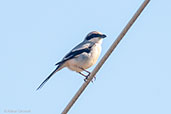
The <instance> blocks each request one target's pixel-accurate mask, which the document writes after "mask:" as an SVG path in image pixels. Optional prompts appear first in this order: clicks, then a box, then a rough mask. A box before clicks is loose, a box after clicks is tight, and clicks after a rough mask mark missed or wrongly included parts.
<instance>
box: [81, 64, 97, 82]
mask: <svg viewBox="0 0 171 114" xmlns="http://www.w3.org/2000/svg"><path fill="white" fill-rule="evenodd" d="M80 69H81V70H83V71H85V72H87V73H88V75H87V76H85V77H86V78H85V79H84V81H86V80H87V79H88V77H89V76H90V74H91V72H89V71H87V70H85V69H83V68H81V67H80ZM80 73H81V72H80ZM81 74H82V73H81ZM94 80H96V77H94ZM91 82H93V80H92V81H91Z"/></svg>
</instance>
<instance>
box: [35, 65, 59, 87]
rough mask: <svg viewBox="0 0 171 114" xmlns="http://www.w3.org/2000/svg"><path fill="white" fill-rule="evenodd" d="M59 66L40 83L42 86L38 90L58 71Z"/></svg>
mask: <svg viewBox="0 0 171 114" xmlns="http://www.w3.org/2000/svg"><path fill="white" fill-rule="evenodd" d="M58 68H59V66H58V67H57V68H56V69H55V70H54V71H53V72H52V73H51V74H50V75H49V76H48V77H47V78H46V79H45V80H44V81H43V82H42V83H41V84H40V86H39V87H38V88H37V89H36V90H39V89H41V88H42V87H43V86H44V84H45V83H46V82H47V81H48V80H49V79H50V78H51V77H52V75H54V74H55V73H56V71H57V70H58Z"/></svg>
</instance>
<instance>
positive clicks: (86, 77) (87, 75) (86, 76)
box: [84, 74, 96, 83]
mask: <svg viewBox="0 0 171 114" xmlns="http://www.w3.org/2000/svg"><path fill="white" fill-rule="evenodd" d="M89 76H90V74H88V75H87V76H86V78H85V79H84V81H85V82H86V81H87V80H88V77H89ZM93 79H94V81H95V80H96V77H94V78H93ZM93 79H92V80H91V82H92V83H93V82H94V81H93Z"/></svg>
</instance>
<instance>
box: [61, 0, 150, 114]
mask: <svg viewBox="0 0 171 114" xmlns="http://www.w3.org/2000/svg"><path fill="white" fill-rule="evenodd" d="M149 2H150V0H145V1H144V2H143V3H142V5H141V6H140V8H139V9H138V10H137V12H136V13H135V14H134V16H133V17H132V18H131V20H130V21H129V22H128V24H127V25H126V26H125V28H124V29H123V30H122V32H121V33H120V34H119V36H118V37H117V39H116V40H115V41H114V43H113V44H112V46H111V47H110V48H109V49H108V51H107V52H106V54H105V55H104V56H103V58H102V59H101V60H100V62H99V63H98V64H97V66H96V67H95V68H94V70H93V71H92V73H91V74H90V76H89V77H88V79H87V81H86V82H84V83H83V85H82V86H81V87H80V89H79V90H78V91H77V93H76V94H75V96H74V97H73V98H72V99H71V101H70V102H69V103H68V105H67V106H66V107H65V109H64V110H63V112H62V114H67V112H68V111H69V110H70V109H71V107H72V106H73V104H74V103H75V102H76V100H77V99H78V98H79V96H80V95H81V94H82V92H83V91H84V90H85V88H86V87H87V86H88V84H89V83H90V81H91V80H92V79H93V78H94V76H95V75H96V73H97V72H98V71H99V69H100V68H101V67H102V65H103V64H104V62H105V61H106V60H107V58H108V57H109V56H110V54H111V53H112V52H113V50H114V49H115V48H116V46H117V45H118V44H119V42H120V41H121V40H122V38H123V37H124V36H125V34H126V33H127V32H128V30H129V29H130V27H131V26H132V24H133V23H134V22H135V20H136V19H137V18H138V16H139V15H140V14H141V12H142V11H143V10H144V8H145V7H146V6H147V4H148V3H149Z"/></svg>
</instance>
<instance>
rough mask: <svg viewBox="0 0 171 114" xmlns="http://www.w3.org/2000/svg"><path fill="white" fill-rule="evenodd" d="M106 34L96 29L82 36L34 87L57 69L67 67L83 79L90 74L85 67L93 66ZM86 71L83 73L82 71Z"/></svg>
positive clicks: (41, 85)
mask: <svg viewBox="0 0 171 114" xmlns="http://www.w3.org/2000/svg"><path fill="white" fill-rule="evenodd" d="M106 37H107V36H106V35H105V34H102V33H101V32H98V31H92V32H90V33H88V35H87V36H86V37H85V38H84V40H83V41H82V42H81V43H80V44H78V45H77V46H75V47H74V48H73V49H72V50H71V51H70V52H69V53H68V54H66V55H65V56H64V58H63V59H62V60H61V61H59V62H58V63H56V64H55V65H56V69H55V70H54V71H53V72H52V73H51V74H50V75H49V76H48V77H47V78H46V79H45V80H44V81H43V82H42V83H41V84H40V86H39V87H38V88H37V89H36V90H39V89H40V88H42V87H43V85H44V84H45V83H46V82H47V81H48V80H49V79H50V78H51V77H52V76H53V75H54V74H55V73H56V72H58V71H60V70H61V69H63V68H64V67H67V68H68V69H70V70H72V71H75V72H77V73H79V74H81V75H82V76H84V77H85V79H84V81H86V79H87V78H88V76H89V75H90V72H89V71H88V70H86V69H88V68H90V67H91V66H93V65H94V64H95V63H96V62H97V60H98V58H99V55H100V53H101V44H102V41H103V39H104V38H106ZM83 71H84V72H86V73H88V75H85V74H84V73H82V72H83Z"/></svg>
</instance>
